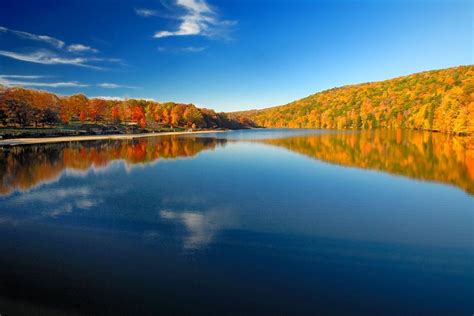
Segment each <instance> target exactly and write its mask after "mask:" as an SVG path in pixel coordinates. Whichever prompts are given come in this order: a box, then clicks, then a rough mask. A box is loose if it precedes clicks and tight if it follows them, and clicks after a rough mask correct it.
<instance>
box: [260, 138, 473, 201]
mask: <svg viewBox="0 0 474 316" xmlns="http://www.w3.org/2000/svg"><path fill="white" fill-rule="evenodd" d="M265 142H266V143H268V144H272V145H276V146H280V147H284V148H287V149H289V150H291V151H295V152H298V153H301V154H304V155H307V156H310V157H313V158H317V159H320V160H324V161H327V162H330V163H336V164H340V165H344V166H351V167H359V168H366V169H375V170H381V171H384V172H389V173H393V174H397V175H402V176H408V177H412V178H415V179H422V180H430V181H439V182H445V183H450V184H453V185H456V186H458V187H461V188H463V189H464V190H466V191H467V192H469V193H474V139H473V138H468V137H456V136H449V135H446V134H440V133H429V132H416V131H402V130H396V131H393V130H392V131H391V130H376V131H367V132H361V133H356V132H354V133H336V134H324V135H314V136H303V137H291V138H284V139H271V140H266V141H265Z"/></svg>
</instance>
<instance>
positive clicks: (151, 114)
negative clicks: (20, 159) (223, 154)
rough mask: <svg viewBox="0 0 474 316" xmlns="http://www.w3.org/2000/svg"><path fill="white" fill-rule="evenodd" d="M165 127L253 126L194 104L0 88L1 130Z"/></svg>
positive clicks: (234, 127)
mask: <svg viewBox="0 0 474 316" xmlns="http://www.w3.org/2000/svg"><path fill="white" fill-rule="evenodd" d="M77 122H79V123H93V124H109V125H121V124H122V125H124V124H125V125H136V126H139V127H140V128H142V129H145V128H146V129H150V130H156V129H159V128H161V127H171V128H173V127H183V128H230V129H236V128H243V127H248V126H251V125H252V122H251V120H250V119H248V118H245V117H236V116H233V117H229V116H228V115H227V114H225V113H216V112H215V111H213V110H210V109H205V108H197V107H196V106H195V105H193V104H181V103H174V102H167V103H159V102H155V101H148V100H137V99H128V100H123V101H118V100H104V99H99V98H92V99H89V98H87V97H86V96H85V95H83V94H75V95H71V96H64V97H63V96H57V95H55V94H52V93H48V92H44V91H37V90H32V89H24V88H17V87H13V88H7V87H2V86H0V127H13V128H24V127H37V128H41V127H55V126H59V125H68V124H71V123H77Z"/></svg>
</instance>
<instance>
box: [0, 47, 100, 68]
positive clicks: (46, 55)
mask: <svg viewBox="0 0 474 316" xmlns="http://www.w3.org/2000/svg"><path fill="white" fill-rule="evenodd" d="M0 56H4V57H9V58H12V59H16V60H21V61H26V62H31V63H36V64H44V65H73V66H78V67H85V68H91V69H99V70H100V69H103V68H102V67H98V66H94V65H89V64H86V62H88V61H91V60H93V59H87V58H83V57H76V58H65V57H59V56H57V55H56V54H54V53H52V52H50V51H47V50H39V51H35V52H32V53H17V52H11V51H5V50H0Z"/></svg>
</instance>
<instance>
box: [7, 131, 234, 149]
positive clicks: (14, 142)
mask: <svg viewBox="0 0 474 316" xmlns="http://www.w3.org/2000/svg"><path fill="white" fill-rule="evenodd" d="M222 132H225V131H224V130H206V131H195V132H163V133H143V134H112V135H84V136H58V137H42V138H41V137H38V138H33V137H31V138H12V139H4V140H0V147H5V146H20V145H34V144H49V143H66V142H82V141H91V140H104V139H108V140H124V139H135V138H144V137H157V136H171V135H195V134H211V133H222Z"/></svg>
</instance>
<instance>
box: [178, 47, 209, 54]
mask: <svg viewBox="0 0 474 316" xmlns="http://www.w3.org/2000/svg"><path fill="white" fill-rule="evenodd" d="M204 50H206V47H197V46H188V47H184V48H182V49H181V51H183V52H188V53H199V52H202V51H204Z"/></svg>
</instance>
